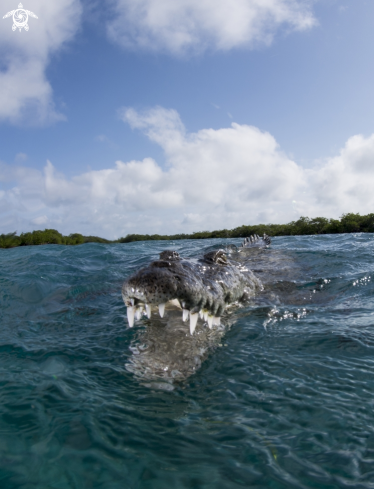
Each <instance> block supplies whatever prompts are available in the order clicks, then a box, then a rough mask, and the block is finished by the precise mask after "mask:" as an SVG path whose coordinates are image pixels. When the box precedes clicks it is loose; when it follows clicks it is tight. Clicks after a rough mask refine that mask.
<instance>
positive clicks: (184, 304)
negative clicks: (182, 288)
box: [182, 301, 186, 309]
mask: <svg viewBox="0 0 374 489" xmlns="http://www.w3.org/2000/svg"><path fill="white" fill-rule="evenodd" d="M185 307H186V303H185V302H184V301H182V308H183V309H185Z"/></svg>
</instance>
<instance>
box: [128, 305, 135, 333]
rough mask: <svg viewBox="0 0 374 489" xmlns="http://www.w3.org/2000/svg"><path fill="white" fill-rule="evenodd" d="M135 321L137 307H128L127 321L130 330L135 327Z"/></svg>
mask: <svg viewBox="0 0 374 489" xmlns="http://www.w3.org/2000/svg"><path fill="white" fill-rule="evenodd" d="M134 319H135V307H133V306H127V321H128V322H129V326H130V328H132V327H133V326H134Z"/></svg>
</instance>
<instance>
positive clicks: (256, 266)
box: [0, 234, 374, 489]
mask: <svg viewBox="0 0 374 489" xmlns="http://www.w3.org/2000/svg"><path fill="white" fill-rule="evenodd" d="M239 241H240V240H238V241H237V244H238V243H239ZM228 242H235V240H231V241H226V240H208V241H205V240H204V241H203V240H199V241H177V242H174V243H170V242H164V241H160V242H146V243H133V244H117V245H102V244H87V245H81V246H76V247H63V246H55V245H50V246H40V247H25V248H16V249H11V250H0V305H1V308H0V324H1V327H0V384H1V389H0V398H1V403H0V433H1V436H0V487H1V488H2V489H13V488H25V489H31V488H32V489H35V488H38V489H39V488H40V489H42V488H43V489H44V488H48V487H50V488H62V489H65V488H66V489H68V488H69V489H70V488H95V489H96V488H105V489H108V488H110V489H112V488H113V489H117V488H118V489H119V488H121V489H123V488H127V487H128V488H148V487H149V488H152V489H153V488H162V489H164V488H165V487H173V488H191V487H193V488H222V489H223V488H236V487H238V488H239V487H255V488H263V487H272V488H290V487H291V488H292V487H294V488H302V487H305V488H316V487H318V488H328V489H330V488H340V487H342V488H343V487H355V488H373V487H374V294H373V292H374V285H373V281H374V262H373V252H374V235H372V234H358V235H337V236H305V237H285V238H275V239H274V240H273V244H272V247H271V249H269V250H266V251H265V252H263V251H255V252H253V253H249V254H248V256H247V257H246V263H247V264H248V265H249V266H250V267H251V268H252V269H253V270H254V271H255V273H256V275H258V276H259V277H260V278H261V280H262V281H263V283H264V285H265V290H264V292H263V293H262V294H260V295H259V296H257V297H255V298H254V299H252V300H251V301H250V302H249V303H248V304H247V305H246V306H245V307H241V308H237V309H235V308H234V309H232V310H231V311H230V313H229V314H227V316H226V318H224V320H223V329H222V330H221V331H219V332H215V333H214V332H213V333H211V332H209V330H208V329H207V328H206V327H204V326H203V325H202V323H200V326H198V329H197V332H200V336H199V335H196V338H193V339H191V338H187V340H188V342H189V343H188V344H186V345H183V346H182V347H180V346H178V345H180V344H181V341H182V340H183V335H184V330H183V325H182V326H181V321H179V319H178V317H177V316H176V314H177V313H176V312H175V311H172V310H169V311H168V310H167V311H166V314H165V317H164V318H163V319H162V320H161V319H160V318H158V319H156V318H153V319H152V321H151V322H149V321H148V320H147V319H146V318H144V319H141V320H140V321H138V322H136V323H135V327H134V328H133V329H129V328H128V327H127V320H126V308H125V306H124V304H123V301H122V298H121V285H122V282H123V280H124V279H125V278H126V277H128V276H129V275H130V274H131V273H133V272H134V271H135V270H137V269H138V268H139V267H141V266H144V265H146V264H147V263H149V261H150V260H153V259H155V258H156V257H157V256H158V253H159V252H160V251H162V250H163V249H166V248H167V249H173V248H174V249H176V250H177V251H178V252H179V253H180V254H181V255H183V256H191V257H196V256H197V255H199V254H202V253H203V252H204V251H207V250H209V249H211V248H212V247H214V248H218V247H220V246H222V247H223V246H226V244H227V243H228ZM178 314H179V312H178ZM182 324H183V323H182ZM168 328H169V330H168ZM170 328H172V330H170ZM178 328H179V329H178ZM186 328H187V326H186ZM168 331H171V333H168ZM171 345H174V346H173V347H171ZM169 366H173V367H172V368H171V370H170V372H174V373H173V374H172V375H170V376H169V375H167V374H166V373H165V372H169V370H165V368H169ZM178 369H179V370H178Z"/></svg>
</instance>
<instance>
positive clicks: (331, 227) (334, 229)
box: [0, 213, 374, 248]
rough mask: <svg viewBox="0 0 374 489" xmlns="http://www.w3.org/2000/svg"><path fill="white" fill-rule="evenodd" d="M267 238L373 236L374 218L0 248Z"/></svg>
mask: <svg viewBox="0 0 374 489" xmlns="http://www.w3.org/2000/svg"><path fill="white" fill-rule="evenodd" d="M264 233H265V234H267V235H269V236H305V235H314V234H343V233H374V214H367V215H366V216H361V215H360V214H353V213H349V214H343V215H342V216H341V218H340V219H327V218H325V217H315V218H312V219H311V218H309V217H300V219H298V220H297V221H292V222H290V223H288V224H256V225H254V226H240V227H237V228H235V229H231V230H228V229H222V230H219V231H200V232H195V233H192V234H174V235H160V234H151V235H149V234H128V235H127V236H125V237H124V238H119V239H116V240H113V241H111V240H108V239H104V238H99V237H97V236H83V235H82V234H79V233H74V234H70V235H69V236H63V235H62V234H61V233H59V232H58V231H56V230H55V229H45V230H44V231H32V232H30V233H21V234H20V235H19V236H18V235H17V234H16V233H9V234H0V248H15V247H17V246H36V245H44V244H62V245H78V244H84V243H106V244H110V243H132V242H135V241H156V240H173V241H176V240H180V239H211V238H245V237H246V236H250V235H251V234H258V235H259V236H262V235H263V234H264Z"/></svg>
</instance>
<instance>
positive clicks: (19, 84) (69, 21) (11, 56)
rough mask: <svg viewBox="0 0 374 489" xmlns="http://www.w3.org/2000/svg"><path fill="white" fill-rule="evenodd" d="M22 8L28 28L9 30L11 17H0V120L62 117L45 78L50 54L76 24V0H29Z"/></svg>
mask: <svg viewBox="0 0 374 489" xmlns="http://www.w3.org/2000/svg"><path fill="white" fill-rule="evenodd" d="M1 8H2V12H3V13H2V15H1V17H3V15H5V14H6V13H7V12H8V11H12V10H14V9H15V8H16V2H14V0H5V1H4V2H2V4H1ZM24 8H25V9H27V10H30V11H32V12H34V13H35V14H36V15H37V16H38V19H35V18H32V17H29V21H28V25H29V31H28V32H26V31H25V30H24V29H22V31H21V32H19V30H18V29H17V30H16V31H14V32H13V31H12V24H13V19H12V16H10V17H8V18H6V19H1V22H2V29H0V59H1V64H0V120H6V121H10V122H11V123H25V122H26V123H33V124H35V123H36V124H41V123H42V124H45V123H50V122H53V121H56V120H60V119H63V118H64V116H63V115H62V114H60V113H58V111H57V110H56V108H55V106H54V102H53V91H52V87H51V85H50V83H49V82H48V80H47V78H46V73H45V71H46V68H47V66H48V63H49V61H50V59H51V56H52V55H53V54H54V53H55V52H56V51H58V50H59V49H61V47H62V46H63V45H64V44H65V43H66V42H67V41H69V40H70V39H71V38H72V37H73V36H74V34H75V32H76V31H77V28H78V26H79V23H80V15H81V4H80V1H79V0H59V1H58V2H51V1H49V0H29V2H28V4H27V6H26V5H25V6H24Z"/></svg>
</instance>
